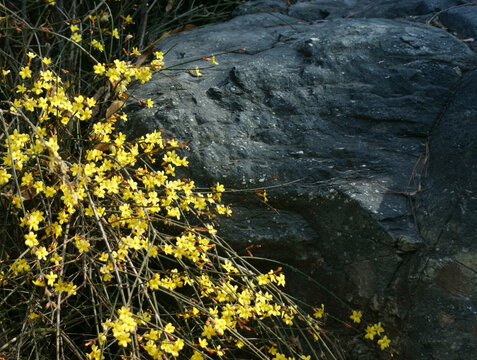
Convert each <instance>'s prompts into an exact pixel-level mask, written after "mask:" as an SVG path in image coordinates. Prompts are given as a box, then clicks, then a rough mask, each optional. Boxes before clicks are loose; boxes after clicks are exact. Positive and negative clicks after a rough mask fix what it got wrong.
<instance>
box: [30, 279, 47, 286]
mask: <svg viewBox="0 0 477 360" xmlns="http://www.w3.org/2000/svg"><path fill="white" fill-rule="evenodd" d="M31 282H32V283H33V284H34V285H36V286H41V287H44V286H45V283H44V282H43V280H42V279H40V278H38V279H36V280H32V281H31Z"/></svg>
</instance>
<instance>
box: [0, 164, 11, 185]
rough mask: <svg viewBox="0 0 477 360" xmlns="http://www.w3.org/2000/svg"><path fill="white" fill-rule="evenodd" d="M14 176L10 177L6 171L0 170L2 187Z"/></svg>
mask: <svg viewBox="0 0 477 360" xmlns="http://www.w3.org/2000/svg"><path fill="white" fill-rule="evenodd" d="M11 177H12V175H10V174H9V173H8V172H7V170H6V169H4V168H0V185H3V184H6V183H7V182H8V181H9V180H10V178H11Z"/></svg>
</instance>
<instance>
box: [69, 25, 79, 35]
mask: <svg viewBox="0 0 477 360" xmlns="http://www.w3.org/2000/svg"><path fill="white" fill-rule="evenodd" d="M78 29H79V27H78V25H71V26H70V30H71V32H72V33H74V32H77V31H78Z"/></svg>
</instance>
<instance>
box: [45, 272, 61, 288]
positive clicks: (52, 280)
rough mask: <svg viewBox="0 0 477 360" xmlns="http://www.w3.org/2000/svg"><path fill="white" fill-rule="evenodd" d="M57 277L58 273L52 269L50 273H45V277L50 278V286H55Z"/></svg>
mask: <svg viewBox="0 0 477 360" xmlns="http://www.w3.org/2000/svg"><path fill="white" fill-rule="evenodd" d="M57 277H58V275H56V274H55V273H54V272H53V271H50V273H49V274H47V275H45V279H46V280H48V286H53V285H54V284H55V280H56V278H57Z"/></svg>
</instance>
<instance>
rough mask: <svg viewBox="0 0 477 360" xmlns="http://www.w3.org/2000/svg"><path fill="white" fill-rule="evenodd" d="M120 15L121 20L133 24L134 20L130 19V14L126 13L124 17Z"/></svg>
mask: <svg viewBox="0 0 477 360" xmlns="http://www.w3.org/2000/svg"><path fill="white" fill-rule="evenodd" d="M121 17H122V18H123V20H124V22H125V23H126V24H134V22H133V21H132V17H131V15H128V16H126V17H124V16H121Z"/></svg>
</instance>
